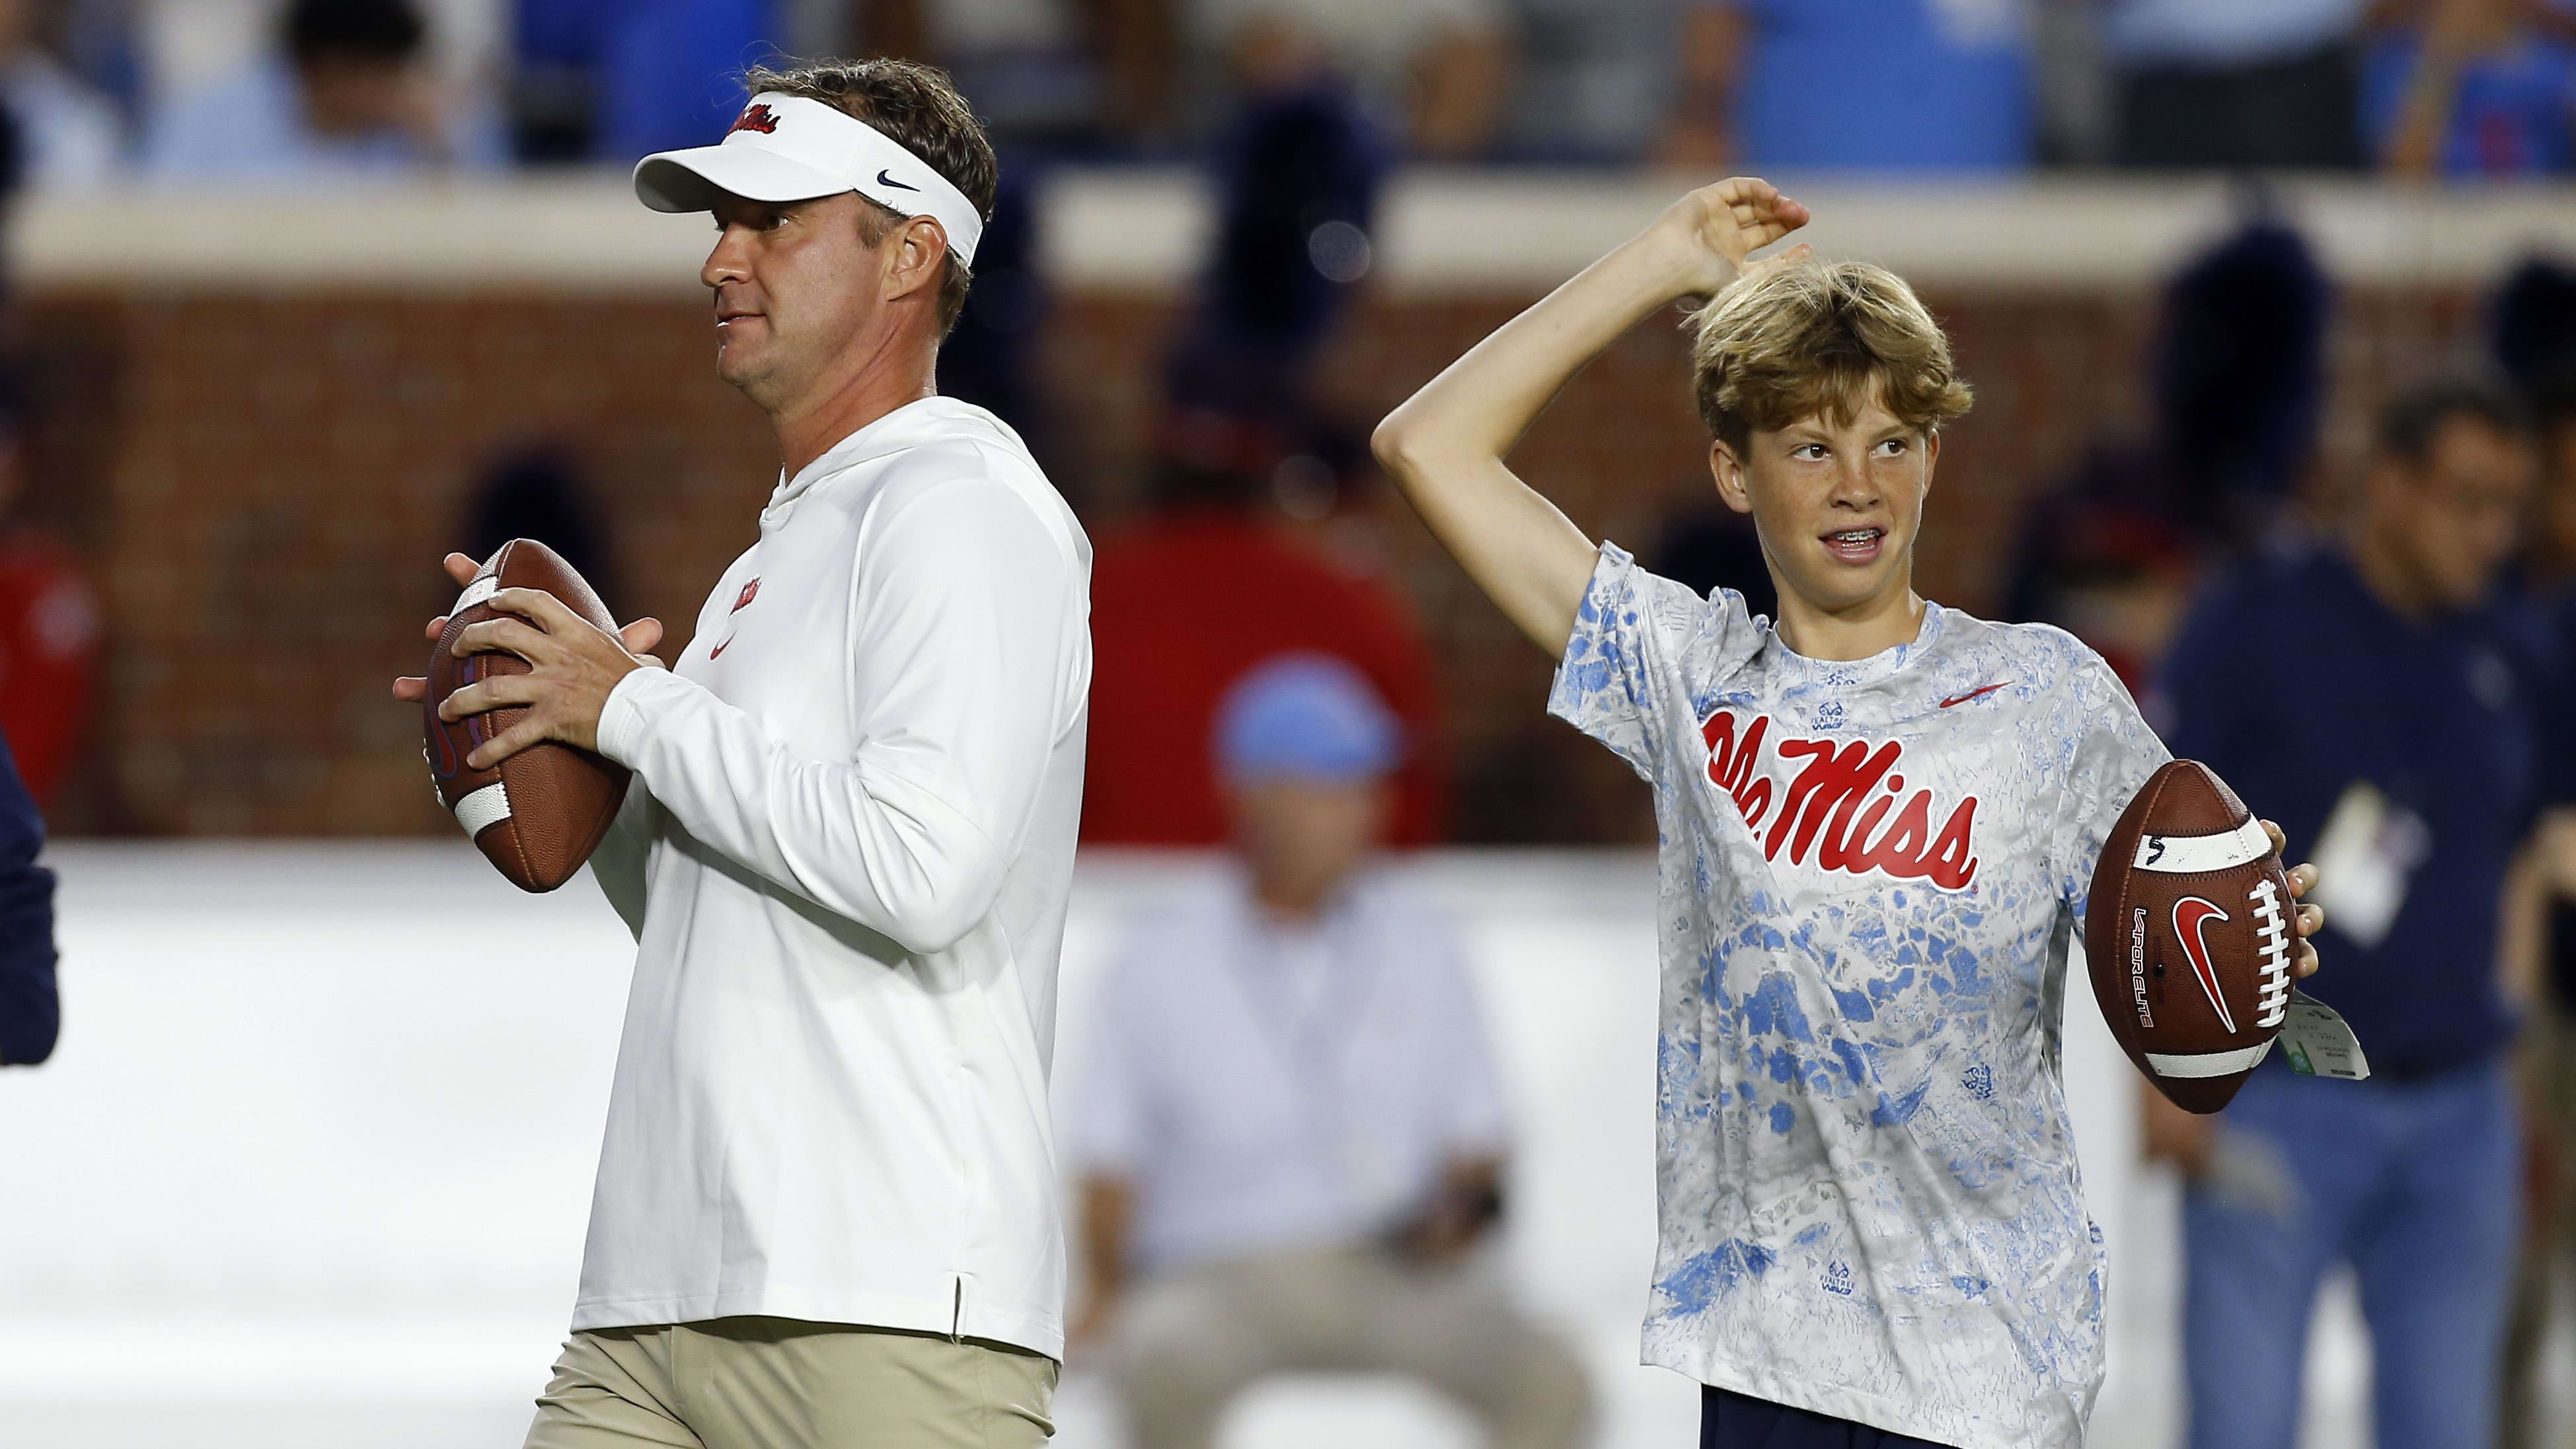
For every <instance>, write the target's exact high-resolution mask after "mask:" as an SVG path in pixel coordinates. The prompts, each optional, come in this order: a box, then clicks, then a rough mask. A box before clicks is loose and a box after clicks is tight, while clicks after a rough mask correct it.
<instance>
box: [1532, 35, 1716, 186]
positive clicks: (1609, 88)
mask: <svg viewBox="0 0 2576 1449" xmlns="http://www.w3.org/2000/svg"><path fill="white" fill-rule="evenodd" d="M1690 3H1692V0H1511V9H1512V29H1513V31H1514V33H1516V34H1517V35H1518V36H1519V37H1520V43H1519V46H1518V51H1519V55H1520V62H1519V76H1518V79H1517V82H1516V83H1515V84H1514V86H1513V87H1512V95H1511V101H1510V107H1509V120H1508V122H1507V127H1508V132H1507V135H1508V141H1509V147H1510V153H1511V155H1512V156H1513V157H1515V158H1519V159H1527V160H1535V161H1571V162H1591V163H1630V162H1635V161H1639V160H1642V159H1644V158H1645V157H1646V156H1647V155H1648V154H1649V153H1651V152H1652V151H1653V150H1654V148H1655V145H1656V142H1657V141H1658V140H1659V139H1660V138H1661V136H1662V135H1663V132H1664V130H1665V128H1666V124H1667V121H1668V120H1669V118H1670V116H1671V114H1672V104H1673V103H1672V96H1673V89H1674V82H1675V80H1676V79H1677V77H1676V76H1675V75H1674V71H1673V27H1674V25H1675V24H1676V23H1677V22H1678V18H1679V16H1680V13H1681V11H1682V9H1683V7H1684V6H1685V5H1687V4H1690Z"/></svg>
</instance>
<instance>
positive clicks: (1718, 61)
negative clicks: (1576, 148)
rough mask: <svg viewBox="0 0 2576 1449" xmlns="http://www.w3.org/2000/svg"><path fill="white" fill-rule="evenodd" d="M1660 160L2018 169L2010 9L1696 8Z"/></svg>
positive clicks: (1982, 0)
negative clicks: (1679, 84)
mask: <svg viewBox="0 0 2576 1449" xmlns="http://www.w3.org/2000/svg"><path fill="white" fill-rule="evenodd" d="M1679 51H1680V55H1679V60H1678V64H1679V66H1680V69H1681V74H1682V84H1681V87H1680V90H1679V92H1678V94H1677V95H1676V97H1675V100H1674V112H1673V119H1672V124H1671V130H1670V132H1669V134H1668V135H1667V136H1666V138H1665V141H1664V147H1663V151H1664V159H1665V160H1666V161H1667V162H1670V163H1673V164H1678V165H1688V166H1694V167H1699V168H1702V169H1708V170H1717V171H1723V170H1727V169H1738V170H1742V169H1759V170H1769V169H1794V168H1801V167H1820V168H1836V169H1842V170H1855V171H1996V170H2013V169H2018V168H2021V167H2024V166H2027V165H2029V164H2030V160H2031V155H2032V144H2033V129H2034V121H2033V115H2032V102H2031V84H2030V34H2029V27H2028V23H2027V17H2026V15H2025V13H2024V11H2023V8H2022V4H2021V0H1699V3H1697V4H1695V5H1693V6H1692V7H1691V8H1690V9H1688V10H1686V11H1685V12H1684V15H1683V20H1682V26H1681V34H1680V37H1679Z"/></svg>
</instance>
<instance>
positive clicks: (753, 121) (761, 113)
mask: <svg viewBox="0 0 2576 1449" xmlns="http://www.w3.org/2000/svg"><path fill="white" fill-rule="evenodd" d="M777 129H778V116H777V113H776V112H774V111H772V110H770V109H769V107H767V106H765V105H764V106H752V107H749V108H747V109H746V110H744V111H743V113H742V114H741V115H739V116H737V117H735V118H734V123H733V124H732V125H730V126H727V127H726V128H725V134H726V135H728V136H730V135H732V134H733V133H734V132H736V131H758V132H759V133H760V134H762V135H764V136H766V135H769V134H771V133H772V132H775V131H776V130H777Z"/></svg>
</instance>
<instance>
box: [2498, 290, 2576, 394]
mask: <svg viewBox="0 0 2576 1449" xmlns="http://www.w3.org/2000/svg"><path fill="white" fill-rule="evenodd" d="M2488 328H2489V332H2490V333H2491V335H2492V338H2493V342H2494V349H2495V358H2496V365H2497V366H2498V367H2501V368H2503V369H2504V371H2505V375H2506V376H2507V377H2510V378H2512V379H2513V381H2514V385H2515V386H2517V387H2520V388H2522V389H2523V390H2524V391H2525V392H2529V393H2533V394H2538V393H2539V392H2540V391H2542V390H2543V389H2547V388H2551V387H2554V386H2555V385H2557V384H2559V383H2564V382H2567V381H2568V380H2570V379H2576V265H2570V264H2569V263H2566V262H2561V261H2553V260H2550V259H2549V258H2546V257H2532V258H2529V259H2527V260H2525V261H2524V262H2523V263H2522V265H2520V266H2518V267H2516V268H2514V269H2513V272H2512V274H2511V275H2509V276H2507V277H2506V278H2505V280H2504V285H2503V286H2501V287H2498V288H2497V289H2496V295H2495V301H2494V303H2493V304H2492V305H2491V306H2490V308H2489V311H2488Z"/></svg>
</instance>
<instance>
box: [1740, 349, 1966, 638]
mask: <svg viewBox="0 0 2576 1449" xmlns="http://www.w3.org/2000/svg"><path fill="white" fill-rule="evenodd" d="M1940 456H1941V438H1940V435H1939V434H1937V433H1928V432H1926V431H1924V430H1923V429H1920V428H1916V427H1913V426H1911V425H1909V424H1906V423H1902V422H1899V421H1897V419H1896V417H1895V415H1894V414H1892V413H1890V412H1888V411H1887V409H1886V407H1885V406H1884V405H1883V404H1881V403H1880V402H1879V401H1878V400H1877V399H1876V398H1873V399H1872V400H1871V401H1870V403H1869V405H1868V406H1866V407H1863V408H1861V409H1860V410H1859V411H1858V413H1857V414H1856V415H1855V416H1854V417H1853V418H1852V419H1851V420H1850V421H1849V422H1848V423H1843V424H1837V423H1836V422H1835V421H1834V420H1833V419H1832V418H1831V417H1830V416H1828V415H1821V414H1820V415H1817V416H1813V417H1808V418H1803V419H1801V420H1799V421H1798V422H1796V423H1793V424H1791V425H1790V426H1788V427H1786V428H1782V429H1779V430H1778V431H1776V432H1775V431H1769V430H1763V429H1756V430H1755V431H1754V433H1753V435H1752V436H1751V437H1750V438H1748V439H1747V440H1746V442H1745V447H1744V450H1743V454H1742V456H1741V457H1738V456H1736V454H1735V452H1734V450H1732V449H1730V448H1729V447H1728V446H1727V445H1726V444H1724V443H1719V444H1717V445H1715V446H1714V447H1713V448H1712V449H1711V450H1710V455H1709V462H1710V467H1711V469H1712V471H1714V472H1715V473H1716V475H1717V491H1718V495H1719V497H1721V498H1723V499H1724V500H1725V501H1726V504H1727V506H1728V507H1730V508H1733V509H1734V510H1735V511H1737V512H1738V513H1750V514H1752V515H1753V523H1754V527H1755V530H1756V531H1757V532H1758V533H1759V534H1760V535H1761V539H1762V553H1763V557H1764V558H1765V559H1767V560H1768V561H1769V562H1770V565H1771V570H1772V572H1773V574H1775V575H1776V576H1777V577H1778V580H1779V583H1780V587H1781V589H1782V590H1783V592H1785V593H1790V594H1795V595H1796V596H1797V597H1798V598H1799V600H1800V601H1802V602H1803V603H1805V604H1806V605H1808V606H1809V607H1811V608H1814V609H1816V610H1819V611H1821V612H1824V613H1841V612H1844V611H1846V610H1850V609H1853V608H1856V607H1858V606H1860V605H1863V604H1866V603H1868V602H1870V601H1872V600H1875V599H1879V598H1882V597H1884V596H1885V595H1887V594H1888V593H1889V592H1890V591H1891V590H1896V591H1902V590H1904V589H1908V588H1911V587H1912V586H1913V575H1914V569H1913V560H1914V539H1915V535H1916V534H1918V533H1919V532H1921V531H1922V527H1923V497H1924V494H1926V493H1927V492H1929V491H1930V490H1931V487H1932V467H1933V464H1934V463H1935V462H1936V461H1937V460H1938V459H1939V458H1940Z"/></svg>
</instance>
